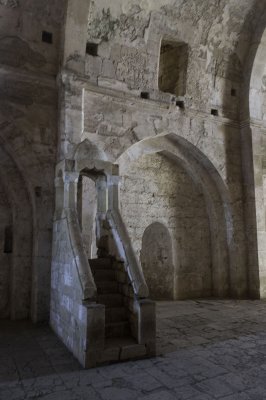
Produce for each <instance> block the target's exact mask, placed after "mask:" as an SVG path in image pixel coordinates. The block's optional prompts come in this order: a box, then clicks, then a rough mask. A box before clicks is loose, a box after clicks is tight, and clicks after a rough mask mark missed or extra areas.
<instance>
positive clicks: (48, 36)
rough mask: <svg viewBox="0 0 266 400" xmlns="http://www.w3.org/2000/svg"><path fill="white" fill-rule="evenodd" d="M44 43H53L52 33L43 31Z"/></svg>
mask: <svg viewBox="0 0 266 400" xmlns="http://www.w3.org/2000/svg"><path fill="white" fill-rule="evenodd" d="M42 41H43V42H44V43H49V44H52V43H53V34H52V33H51V32H46V31H42Z"/></svg>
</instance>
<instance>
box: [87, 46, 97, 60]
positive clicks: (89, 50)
mask: <svg viewBox="0 0 266 400" xmlns="http://www.w3.org/2000/svg"><path fill="white" fill-rule="evenodd" d="M86 53H87V54H89V55H90V56H93V57H96V56H97V55H98V44H96V43H91V42H87V44H86Z"/></svg>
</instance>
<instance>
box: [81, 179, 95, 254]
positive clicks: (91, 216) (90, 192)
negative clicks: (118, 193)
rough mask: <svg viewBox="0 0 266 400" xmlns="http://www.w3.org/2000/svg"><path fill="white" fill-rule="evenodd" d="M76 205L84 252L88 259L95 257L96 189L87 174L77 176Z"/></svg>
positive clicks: (92, 180) (93, 181)
mask: <svg viewBox="0 0 266 400" xmlns="http://www.w3.org/2000/svg"><path fill="white" fill-rule="evenodd" d="M77 206H78V216H79V223H80V228H81V231H82V239H83V244H84V250H85V253H86V255H87V258H88V259H89V258H95V257H96V256H97V246H96V215H97V190H96V184H95V180H94V179H92V178H91V177H90V176H89V175H80V177H79V181H78V193H77Z"/></svg>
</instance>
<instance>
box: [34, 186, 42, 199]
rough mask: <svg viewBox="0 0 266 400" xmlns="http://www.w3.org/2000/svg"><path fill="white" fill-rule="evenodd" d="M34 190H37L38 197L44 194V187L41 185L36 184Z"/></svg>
mask: <svg viewBox="0 0 266 400" xmlns="http://www.w3.org/2000/svg"><path fill="white" fill-rule="evenodd" d="M34 190H35V196H36V197H41V196H42V188H41V186H36V187H35V189H34Z"/></svg>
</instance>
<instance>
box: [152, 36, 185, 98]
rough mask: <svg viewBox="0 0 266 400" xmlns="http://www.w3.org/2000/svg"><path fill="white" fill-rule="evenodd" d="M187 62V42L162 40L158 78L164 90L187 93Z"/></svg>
mask: <svg viewBox="0 0 266 400" xmlns="http://www.w3.org/2000/svg"><path fill="white" fill-rule="evenodd" d="M187 62H188V46H187V45H186V44H185V43H179V42H174V41H169V40H162V43H161V51H160V64H159V78H158V86H159V89H160V90H161V91H162V92H167V93H172V94H175V95H176V96H184V95H185V93H186V76H187Z"/></svg>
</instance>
